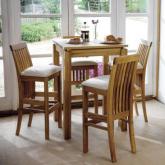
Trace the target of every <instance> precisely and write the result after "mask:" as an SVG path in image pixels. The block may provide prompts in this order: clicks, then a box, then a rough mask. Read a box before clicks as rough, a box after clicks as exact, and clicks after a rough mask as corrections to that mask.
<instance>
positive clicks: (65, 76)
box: [63, 52, 71, 139]
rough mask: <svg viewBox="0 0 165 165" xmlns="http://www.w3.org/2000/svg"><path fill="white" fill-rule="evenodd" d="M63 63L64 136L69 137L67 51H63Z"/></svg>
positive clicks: (68, 70)
mask: <svg viewBox="0 0 165 165" xmlns="http://www.w3.org/2000/svg"><path fill="white" fill-rule="evenodd" d="M63 60H64V61H63V64H64V74H63V80H64V93H63V110H64V119H63V126H64V138H65V139H70V138H71V58H70V54H69V52H65V55H64V58H63Z"/></svg>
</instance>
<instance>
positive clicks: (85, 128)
mask: <svg viewBox="0 0 165 165" xmlns="http://www.w3.org/2000/svg"><path fill="white" fill-rule="evenodd" d="M87 112H88V92H86V91H84V89H83V152H84V153H87V152H88V126H87V125H86V124H87V121H88V118H87Z"/></svg>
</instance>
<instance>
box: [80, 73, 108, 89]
mask: <svg viewBox="0 0 165 165" xmlns="http://www.w3.org/2000/svg"><path fill="white" fill-rule="evenodd" d="M109 79H110V76H109V75H103V76H98V77H94V78H90V79H88V80H86V81H84V82H83V83H82V85H83V86H86V87H90V88H96V89H100V90H108V84H109Z"/></svg>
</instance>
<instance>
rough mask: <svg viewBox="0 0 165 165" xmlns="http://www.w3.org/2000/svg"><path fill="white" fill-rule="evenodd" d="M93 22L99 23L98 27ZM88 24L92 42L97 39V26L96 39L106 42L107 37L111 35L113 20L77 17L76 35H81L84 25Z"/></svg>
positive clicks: (108, 18)
mask: <svg viewBox="0 0 165 165" xmlns="http://www.w3.org/2000/svg"><path fill="white" fill-rule="evenodd" d="M92 20H94V21H97V20H98V23H97V25H95V24H93V23H92V22H93V21H92ZM84 22H86V25H87V27H88V28H89V35H90V41H92V40H94V39H95V26H96V39H98V40H104V39H105V36H106V35H109V34H110V33H111V18H110V17H77V18H76V19H75V26H74V30H75V34H76V35H80V34H81V29H82V27H83V23H84ZM103 29H104V30H103Z"/></svg>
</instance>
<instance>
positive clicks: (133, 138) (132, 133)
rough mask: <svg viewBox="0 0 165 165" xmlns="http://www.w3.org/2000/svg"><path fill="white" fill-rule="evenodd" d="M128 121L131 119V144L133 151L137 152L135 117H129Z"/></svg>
mask: <svg viewBox="0 0 165 165" xmlns="http://www.w3.org/2000/svg"><path fill="white" fill-rule="evenodd" d="M128 121H129V137H130V144H131V152H132V153H136V143H135V135H134V126H133V119H132V118H131V117H129V118H128Z"/></svg>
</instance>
